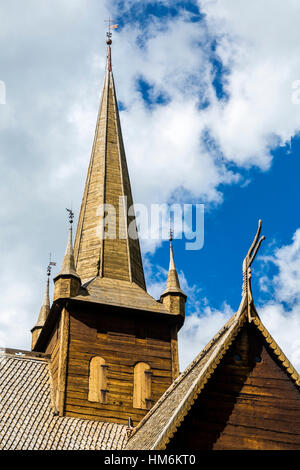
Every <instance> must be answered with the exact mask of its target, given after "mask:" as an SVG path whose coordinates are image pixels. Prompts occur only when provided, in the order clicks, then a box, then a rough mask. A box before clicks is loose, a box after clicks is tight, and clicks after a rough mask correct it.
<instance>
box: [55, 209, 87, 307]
mask: <svg viewBox="0 0 300 470" xmlns="http://www.w3.org/2000/svg"><path fill="white" fill-rule="evenodd" d="M67 211H68V213H69V223H70V226H69V236H68V243H67V248H66V252H65V256H64V259H63V262H62V267H61V270H60V271H59V273H58V275H57V276H56V277H55V278H54V284H55V288H54V300H56V299H57V298H58V297H72V296H74V295H76V294H77V293H78V291H79V288H80V286H81V280H80V277H79V276H78V274H77V272H76V268H75V262H74V250H73V241H72V225H73V220H74V213H73V211H72V210H71V209H67Z"/></svg>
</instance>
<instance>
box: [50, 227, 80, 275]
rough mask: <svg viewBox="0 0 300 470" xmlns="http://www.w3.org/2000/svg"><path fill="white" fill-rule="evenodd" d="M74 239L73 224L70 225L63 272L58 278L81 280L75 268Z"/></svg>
mask: <svg viewBox="0 0 300 470" xmlns="http://www.w3.org/2000/svg"><path fill="white" fill-rule="evenodd" d="M72 238H73V237H72V223H70V227H69V236H68V243H67V248H66V251H65V256H64V259H63V262H62V267H61V270H60V272H59V273H58V275H57V276H56V278H57V277H59V276H73V277H77V278H78V279H79V276H78V274H77V272H76V268H75V261H74V250H73V242H72ZM56 278H55V279H56ZM55 279H54V280H55Z"/></svg>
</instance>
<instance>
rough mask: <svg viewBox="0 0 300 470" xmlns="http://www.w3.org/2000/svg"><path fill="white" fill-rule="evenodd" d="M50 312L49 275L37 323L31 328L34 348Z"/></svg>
mask: <svg viewBox="0 0 300 470" xmlns="http://www.w3.org/2000/svg"><path fill="white" fill-rule="evenodd" d="M49 312H50V297H49V276H48V277H47V284H46V292H45V295H44V299H43V303H42V306H41V309H40V313H39V316H38V319H37V322H36V324H35V325H34V327H33V328H32V330H31V333H32V349H33V348H34V346H35V344H36V342H37V339H38V337H39V335H40V332H41V330H42V328H43V326H44V324H45V321H46V320H47V317H48V315H49Z"/></svg>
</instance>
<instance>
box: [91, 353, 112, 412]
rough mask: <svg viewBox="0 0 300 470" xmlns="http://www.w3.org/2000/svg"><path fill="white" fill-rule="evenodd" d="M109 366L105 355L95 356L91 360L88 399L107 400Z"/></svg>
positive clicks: (104, 401)
mask: <svg viewBox="0 0 300 470" xmlns="http://www.w3.org/2000/svg"><path fill="white" fill-rule="evenodd" d="M107 368H108V366H107V365H106V364H105V359H103V357H98V356H97V357H93V358H92V359H91V361H90V371H89V395H88V400H89V401H94V402H98V403H106V402H107Z"/></svg>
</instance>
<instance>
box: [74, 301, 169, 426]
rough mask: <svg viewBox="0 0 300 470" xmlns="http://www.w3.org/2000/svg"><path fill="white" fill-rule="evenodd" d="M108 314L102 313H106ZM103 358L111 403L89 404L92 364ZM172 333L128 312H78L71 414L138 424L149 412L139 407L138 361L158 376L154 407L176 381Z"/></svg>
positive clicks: (155, 320) (153, 395)
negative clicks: (136, 395)
mask: <svg viewBox="0 0 300 470" xmlns="http://www.w3.org/2000/svg"><path fill="white" fill-rule="evenodd" d="M101 309H102V310H101ZM93 356H101V357H103V358H104V359H105V362H106V364H107V365H108V369H107V390H108V391H107V403H105V404H101V403H96V402H89V401H88V382H89V378H88V376H89V363H90V359H91V358H92V357H93ZM171 357H172V356H171V328H170V326H168V325H166V324H165V323H162V322H159V321H158V320H157V318H155V319H153V320H152V321H150V320H149V319H145V318H143V315H142V314H141V312H137V315H135V316H133V315H129V314H128V312H126V311H125V310H122V309H119V311H118V310H116V309H115V310H114V311H112V310H111V309H110V310H109V311H106V310H105V307H99V308H98V311H97V312H95V311H93V312H90V313H89V312H87V311H86V309H85V311H83V310H82V311H80V310H77V311H72V312H71V313H70V337H69V351H68V366H67V383H66V395H65V414H66V415H67V416H74V417H75V416H76V417H80V418H88V419H96V420H104V421H110V422H120V423H126V422H127V420H128V417H129V416H130V417H131V418H132V419H133V422H134V424H135V425H136V424H137V423H138V422H139V421H140V420H141V418H142V417H143V416H144V415H145V414H146V413H147V410H142V409H136V408H133V372H134V365H135V364H136V363H137V362H140V361H142V362H146V363H148V364H149V365H150V367H151V371H152V385H151V389H152V396H151V398H152V400H153V402H152V405H153V404H154V403H155V402H156V401H157V400H158V399H159V398H160V396H161V395H162V394H163V392H164V391H165V390H166V389H167V388H168V387H169V385H170V384H171V382H172V360H171Z"/></svg>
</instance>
